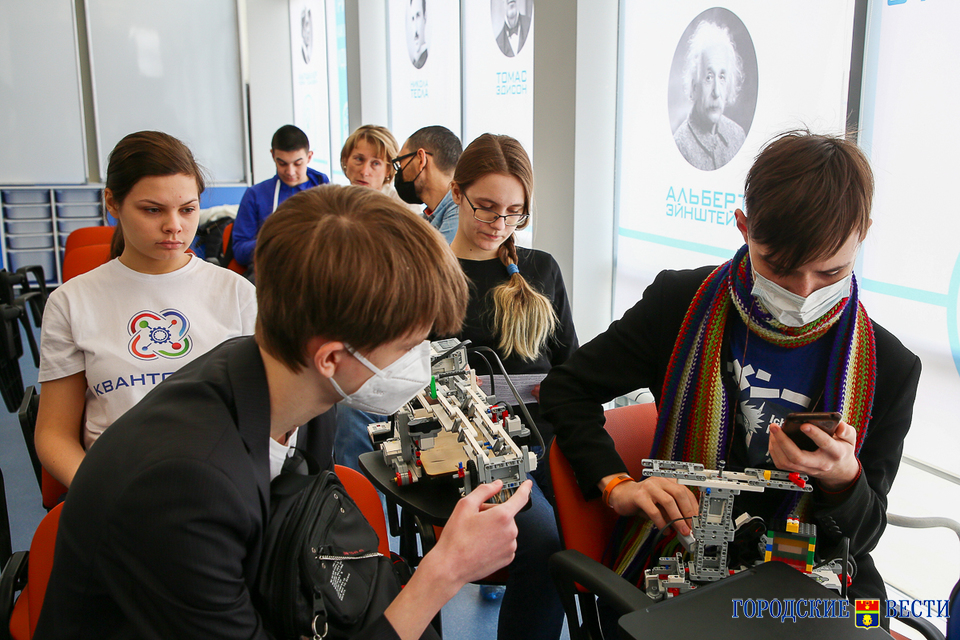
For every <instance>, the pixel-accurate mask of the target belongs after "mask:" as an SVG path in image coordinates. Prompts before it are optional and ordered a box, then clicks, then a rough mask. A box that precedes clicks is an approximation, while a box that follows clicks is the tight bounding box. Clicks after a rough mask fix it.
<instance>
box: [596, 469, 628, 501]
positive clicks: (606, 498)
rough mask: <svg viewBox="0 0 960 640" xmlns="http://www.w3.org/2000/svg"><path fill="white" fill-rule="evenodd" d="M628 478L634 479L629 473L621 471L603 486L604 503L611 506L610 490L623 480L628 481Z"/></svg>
mask: <svg viewBox="0 0 960 640" xmlns="http://www.w3.org/2000/svg"><path fill="white" fill-rule="evenodd" d="M627 480H633V478H631V477H630V476H629V475H628V474H626V473H621V474H620V475H618V476H617V477H616V478H614V479H613V480H611V481H610V482H608V483H607V486H605V487H604V488H603V504H605V505H607V506H608V507H609V506H610V492H611V491H613V490H614V488H616V486H617V485H618V484H620V483H621V482H626V481H627Z"/></svg>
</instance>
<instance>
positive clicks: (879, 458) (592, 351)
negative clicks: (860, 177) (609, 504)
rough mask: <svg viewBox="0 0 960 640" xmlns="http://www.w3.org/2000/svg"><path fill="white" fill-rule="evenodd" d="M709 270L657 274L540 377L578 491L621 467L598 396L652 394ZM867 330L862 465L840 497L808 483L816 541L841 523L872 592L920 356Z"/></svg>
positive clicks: (592, 490)
mask: <svg viewBox="0 0 960 640" xmlns="http://www.w3.org/2000/svg"><path fill="white" fill-rule="evenodd" d="M713 269H714V267H702V268H700V269H696V270H691V271H664V272H662V273H660V274H659V275H658V276H657V278H656V279H655V280H654V282H653V284H651V285H650V286H649V287H648V288H647V290H646V291H644V294H643V298H642V299H641V300H640V302H638V303H637V304H636V305H635V306H634V307H633V308H632V309H630V310H629V311H627V312H626V313H625V314H624V315H623V318H621V319H620V320H617V321H615V322H614V323H613V324H611V325H610V327H609V328H608V329H607V330H606V331H605V332H604V333H602V334H600V335H599V336H597V337H596V338H595V339H593V340H592V341H590V342H589V343H587V344H585V345H584V346H583V347H582V348H581V349H580V350H579V351H577V352H576V353H575V354H574V355H573V356H572V357H571V358H570V359H569V360H567V362H565V363H564V364H563V365H560V366H558V367H554V368H553V370H552V371H551V372H550V375H549V376H548V377H547V378H546V379H545V380H544V381H543V385H542V388H541V391H540V404H541V411H542V413H543V415H544V417H545V418H546V419H547V420H548V421H550V422H551V423H552V424H553V426H554V431H555V434H556V438H557V445H558V446H559V447H560V448H561V449H562V450H563V453H564V455H565V456H566V457H567V458H568V459H569V460H570V464H571V465H572V466H573V469H574V472H575V473H576V475H577V481H578V482H579V484H580V488H581V490H582V491H583V493H584V495H585V496H586V497H588V498H589V497H592V496H594V495H597V494H598V493H599V490H598V489H597V483H598V482H599V481H600V479H601V478H603V477H605V476H607V475H610V474H614V473H622V472H625V471H626V466H625V465H624V463H623V461H622V460H621V459H620V457H619V456H618V455H617V452H616V450H615V449H614V446H613V441H612V440H611V439H610V437H609V436H608V435H607V433H606V432H605V431H604V430H603V408H602V407H601V406H600V405H601V404H602V403H604V402H609V401H610V400H612V399H614V398H616V397H617V396H620V395H623V394H625V393H628V392H630V391H633V390H635V389H639V388H642V387H648V388H649V389H650V390H651V392H652V393H653V395H654V397H655V398H656V399H657V401H658V403H659V400H660V393H661V391H662V388H663V380H664V376H665V375H666V370H667V365H668V363H669V360H670V355H671V353H672V352H673V345H674V342H675V341H676V338H677V334H678V333H679V330H680V326H681V324H682V323H683V318H684V315H685V314H686V312H687V307H688V306H689V305H690V301H691V300H692V299H693V296H694V294H695V293H696V291H697V289H698V288H699V287H700V284H701V283H702V282H703V280H704V279H705V278H706V277H707V275H709V273H710V272H711V271H712V270H713ZM873 329H874V333H875V335H876V345H877V381H876V391H875V395H874V402H873V412H872V415H871V419H870V423H869V426H868V430H867V436H866V439H865V440H864V443H863V447H862V449H861V451H860V455H859V459H860V462H861V464H862V465H863V473H862V474H861V476H860V479H859V480H858V481H857V483H856V484H855V485H854V487H853V488H852V489H851V490H849V491H847V492H846V493H844V494H843V496H842V501H841V502H839V503H835V501H831V500H829V499H828V498H827V497H826V496H825V495H824V494H823V493H822V492H821V491H820V490H819V489H818V488H816V483H814V487H815V489H814V492H813V494H812V497H813V501H814V502H813V505H814V518H815V520H816V521H817V524H819V525H820V527H819V532H818V533H819V536H820V537H819V540H818V549H820V550H824V549H829V548H830V547H831V546H832V543H833V542H834V541H835V540H837V539H838V536H837V535H836V533H835V532H836V531H837V530H839V531H840V532H842V533H843V535H845V536H847V537H849V538H850V543H851V547H850V548H851V553H852V554H853V555H854V556H855V557H856V558H857V561H858V564H859V565H860V575H861V578H862V579H861V580H858V581H857V582H859V583H860V585H859V586H861V587H862V588H866V589H867V591H865V592H864V593H877V591H876V589H879V590H880V591H879V593H880V594H882V593H883V584H882V582H881V581H879V575H877V574H876V570H875V569H874V568H873V562H872V560H871V559H870V558H869V557H868V555H867V554H869V552H870V551H871V550H873V548H874V547H875V546H876V545H877V541H878V540H879V539H880V535H881V534H882V533H883V530H884V527H885V526H886V509H887V493H888V492H889V490H890V486H891V485H892V484H893V480H894V478H895V477H896V474H897V468H898V467H899V464H900V456H901V453H902V451H903V439H904V437H905V436H906V434H907V430H908V429H909V428H910V421H911V418H912V415H913V402H914V399H915V398H916V394H917V385H918V383H919V379H920V359H919V358H918V357H917V356H916V355H914V354H913V353H912V352H910V351H909V350H908V349H907V348H906V347H904V346H903V345H902V344H901V343H900V341H899V340H897V338H895V337H894V336H893V335H892V334H891V333H890V332H888V331H887V330H886V329H884V328H883V327H881V326H880V325H878V324H876V323H873ZM693 462H696V461H693ZM754 515H760V516H764V515H766V514H763V513H754ZM831 531H833V532H834V533H833V534H831ZM868 574H870V575H868ZM868 583H869V584H868ZM855 586H858V585H857V583H855ZM872 597H883V596H882V595H873V596H872Z"/></svg>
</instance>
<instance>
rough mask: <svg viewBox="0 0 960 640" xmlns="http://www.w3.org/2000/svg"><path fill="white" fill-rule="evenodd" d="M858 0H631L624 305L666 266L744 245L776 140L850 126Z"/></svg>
mask: <svg viewBox="0 0 960 640" xmlns="http://www.w3.org/2000/svg"><path fill="white" fill-rule="evenodd" d="M854 4H855V3H854V0H808V1H807V2H803V3H800V4H799V5H797V10H791V11H789V12H787V11H785V10H784V8H783V7H782V5H781V4H780V3H771V2H754V1H748V0H741V1H739V2H735V1H729V2H725V3H723V4H722V5H719V6H718V5H716V4H712V3H710V2H703V1H693V0H677V1H675V2H671V3H669V4H666V3H645V2H638V1H636V0H625V2H624V3H623V4H622V9H621V11H622V15H621V27H620V28H621V37H620V56H621V70H620V90H619V100H620V102H619V105H618V130H619V141H618V149H617V156H618V173H617V203H618V204H617V207H618V210H617V214H618V229H617V239H616V240H617V243H616V247H617V248H616V251H617V254H616V260H617V267H616V276H615V285H614V286H615V289H614V317H619V316H620V315H622V314H623V312H624V311H625V310H626V309H628V308H630V307H631V306H633V304H634V303H635V302H636V301H637V300H638V299H639V298H640V297H641V295H642V293H643V290H644V288H646V286H647V285H648V284H650V283H651V282H652V281H653V278H654V277H655V276H656V274H657V273H658V272H659V271H661V270H662V269H683V268H691V267H696V266H702V265H704V264H708V263H714V264H719V263H720V262H722V261H724V260H726V259H728V258H729V257H730V256H732V255H733V253H734V251H735V250H736V249H737V247H739V246H740V245H741V244H742V242H743V240H742V237H741V236H740V234H739V232H738V231H737V228H736V223H735V219H734V211H735V210H736V209H737V208H742V206H743V202H742V200H743V180H744V177H745V176H746V173H747V170H748V169H749V167H750V165H751V164H752V162H753V159H754V157H756V155H757V153H758V151H759V150H760V149H761V148H762V147H763V145H764V143H765V142H767V141H768V140H770V139H771V138H772V137H773V136H774V135H776V134H777V133H779V132H782V131H785V130H787V129H795V128H798V127H809V128H811V129H813V130H816V131H819V132H830V133H839V132H842V131H843V130H844V128H845V126H846V104H847V91H848V78H849V70H850V47H851V42H852V33H853V13H854ZM748 214H749V212H748Z"/></svg>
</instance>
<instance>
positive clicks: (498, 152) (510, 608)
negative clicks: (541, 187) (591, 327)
mask: <svg viewBox="0 0 960 640" xmlns="http://www.w3.org/2000/svg"><path fill="white" fill-rule="evenodd" d="M451 190H452V196H453V200H454V202H455V203H456V204H457V205H458V206H459V226H458V227H457V234H456V236H455V237H454V239H453V242H452V243H451V244H450V247H451V249H453V252H454V254H455V255H456V256H457V258H459V260H460V265H461V267H462V268H463V270H464V272H465V273H466V275H467V277H468V278H469V279H470V281H471V283H472V284H471V290H470V301H469V303H468V305H467V316H466V318H465V320H464V325H463V330H462V332H461V334H460V335H459V336H458V338H460V339H469V340H470V341H471V343H472V344H473V345H475V346H476V345H482V346H487V347H490V348H492V349H493V350H495V351H496V352H497V354H498V355H499V357H500V359H501V360H502V361H503V364H504V367H505V368H506V370H507V372H508V373H509V374H511V375H516V374H546V373H547V372H549V371H550V368H551V367H553V366H554V365H558V364H561V363H563V362H564V361H565V360H566V359H567V358H568V357H570V355H571V354H572V353H573V352H574V351H575V350H576V349H577V347H578V342H577V333H576V330H575V329H574V326H573V315H572V313H571V309H570V303H569V300H568V298H567V293H566V289H565V287H564V285H563V277H562V275H561V274H560V267H559V266H558V265H557V262H556V260H554V259H553V256H551V255H550V254H549V253H546V252H544V251H538V250H536V249H527V248H525V247H518V246H517V244H516V234H515V231H516V230H517V229H524V228H526V227H527V225H529V224H530V212H531V202H532V200H533V168H532V166H531V164H530V158H529V157H528V156H527V153H526V151H524V149H523V147H522V146H521V145H520V143H519V142H517V141H516V140H515V139H513V138H511V137H509V136H498V135H492V134H489V133H488V134H484V135H482V136H480V137H479V138H477V139H476V140H474V141H473V142H472V143H471V144H470V145H469V146H468V147H467V148H466V149H465V150H464V151H463V154H462V155H461V156H460V160H459V162H458V163H457V169H456V172H455V173H454V176H453V182H452V184H451ZM471 366H473V367H474V368H475V369H477V371H478V373H481V374H484V373H487V370H486V369H487V367H486V365H485V364H483V362H482V360H480V359H479V358H478V359H477V361H476V362H474V361H473V359H471ZM494 366H495V365H494ZM495 373H496V372H495ZM486 391H487V392H488V393H489V392H490V389H486ZM496 391H497V397H498V398H499V399H508V400H509V399H510V396H509V395H504V391H506V390H501V389H499V388H498V389H496ZM507 393H508V394H509V392H507ZM538 393H539V385H538V387H537V388H535V390H534V396H535V397H536V396H537V395H538ZM527 407H528V409H529V410H530V413H531V415H532V417H533V418H534V420H535V421H536V423H537V426H538V427H539V430H540V432H541V434H542V435H543V440H544V443H546V444H547V445H548V446H549V442H550V440H551V439H552V436H553V429H552V428H551V427H550V426H549V425H547V424H546V423H544V422H543V421H542V420H539V419H538V418H539V410H538V407H539V405H538V404H537V403H530V404H528V405H527ZM543 453H544V455H543V460H542V461H541V463H540V466H538V469H537V471H536V472H534V473H533V479H534V481H535V484H534V490H533V492H532V493H531V502H532V507H531V509H529V510H527V511H524V512H522V513H520V514H518V516H517V519H516V522H517V526H518V528H519V531H520V534H519V536H518V538H517V544H518V547H517V557H516V559H515V560H514V562H513V564H512V565H510V569H509V578H508V580H507V585H506V591H505V592H504V595H503V603H502V605H501V608H500V621H499V629H498V634H497V636H498V638H499V640H505V639H508V638H527V639H529V638H544V639H546V638H558V637H559V635H560V629H561V626H562V624H563V610H562V608H561V605H560V601H559V599H558V597H557V595H556V591H555V590H554V589H553V587H552V584H551V582H550V577H549V574H548V572H547V558H548V557H549V556H550V554H551V553H553V552H555V551H558V550H559V549H560V543H559V536H558V534H557V529H556V521H555V519H554V515H553V509H552V507H551V506H550V503H549V502H548V501H547V499H546V498H545V497H544V492H543V490H544V489H546V491H547V492H548V493H549V492H550V489H549V471H548V469H547V465H546V460H547V456H546V452H543Z"/></svg>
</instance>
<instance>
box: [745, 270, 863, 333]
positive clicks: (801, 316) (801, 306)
mask: <svg viewBox="0 0 960 640" xmlns="http://www.w3.org/2000/svg"><path fill="white" fill-rule="evenodd" d="M852 282H853V273H850V274H849V275H848V276H847V277H846V278H844V279H843V280H840V281H838V282H834V283H833V284H831V285H828V286H826V287H823V288H822V289H817V290H816V291H814V292H813V293H811V294H810V295H809V296H807V297H806V298H804V297H803V296H798V295H797V294H795V293H790V292H789V291H787V290H786V289H784V288H783V287H781V286H780V285H778V284H777V283H775V282H773V281H771V280H768V279H766V278H764V277H763V276H762V275H760V274H759V273H757V272H756V270H754V272H753V291H751V292H750V293H751V294H752V295H753V296H755V297H756V298H757V299H758V300H760V302H761V303H762V304H763V308H764V309H766V310H767V311H768V312H769V313H770V315H772V316H773V317H774V318H776V319H777V321H779V322H780V323H781V324H785V325H786V326H788V327H802V326H803V325H805V324H810V323H811V322H814V321H815V320H819V319H820V318H822V317H823V316H824V314H826V313H827V311H830V309H832V308H833V305H835V304H837V303H838V302H840V301H841V300H843V299H844V298H847V297H849V296H850V286H851V283H852Z"/></svg>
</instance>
